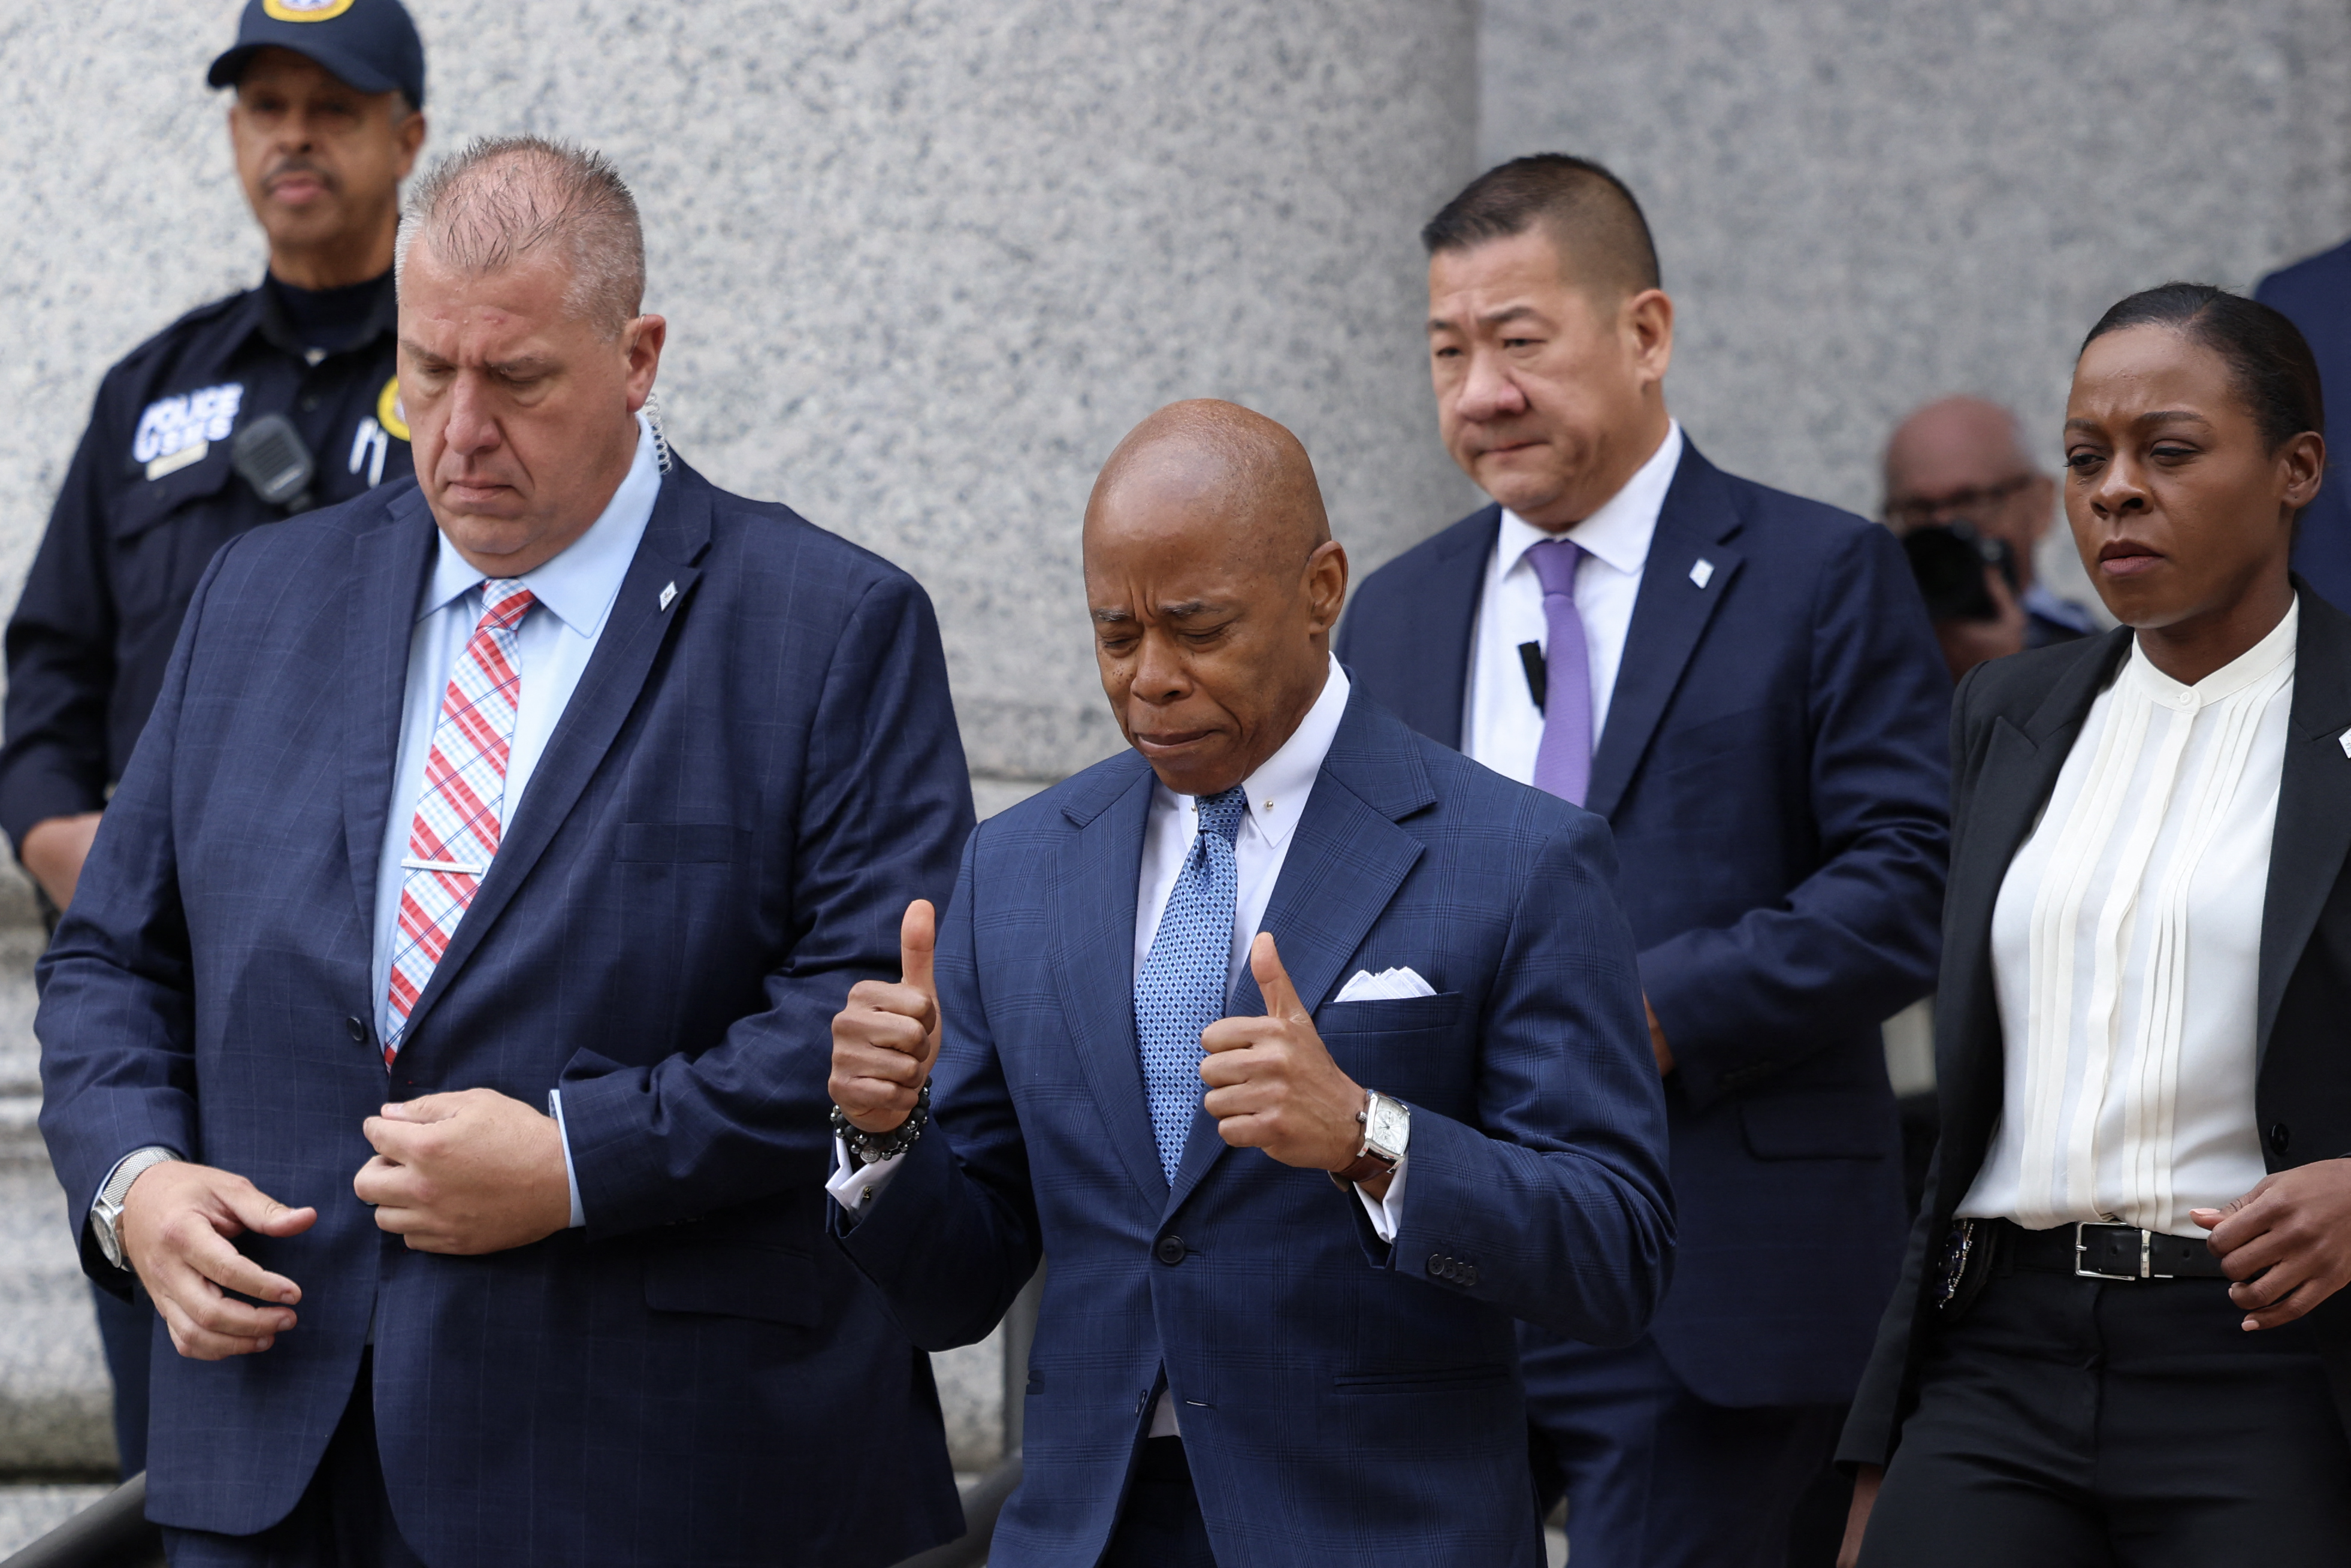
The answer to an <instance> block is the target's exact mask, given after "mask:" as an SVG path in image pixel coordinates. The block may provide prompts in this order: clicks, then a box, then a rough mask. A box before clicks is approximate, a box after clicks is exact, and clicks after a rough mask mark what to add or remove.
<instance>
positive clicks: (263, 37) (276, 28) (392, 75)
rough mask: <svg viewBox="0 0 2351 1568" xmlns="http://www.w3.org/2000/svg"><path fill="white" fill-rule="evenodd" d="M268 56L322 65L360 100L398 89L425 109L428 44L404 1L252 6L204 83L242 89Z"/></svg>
mask: <svg viewBox="0 0 2351 1568" xmlns="http://www.w3.org/2000/svg"><path fill="white" fill-rule="evenodd" d="M267 48H279V49H291V50H293V51H294V52H295V53H296V54H298V55H301V56H304V57H308V58H309V59H313V60H316V61H318V63H319V65H321V66H324V67H325V68H327V70H328V72H329V74H330V75H332V76H333V77H334V78H335V79H337V80H338V81H340V82H342V83H343V84H344V85H345V86H347V87H352V88H356V89H359V90H360V91H361V92H391V91H393V90H394V89H397V90H399V91H401V92H403V93H406V94H407V95H408V101H409V103H410V105H411V106H412V107H413V108H416V109H423V107H424V40H423V39H422V38H420V37H417V36H416V24H415V22H414V21H413V20H412V19H411V18H410V16H409V15H408V10H407V8H406V7H405V6H403V5H401V3H400V0H249V3H248V4H247V5H246V8H245V16H243V17H242V18H241V19H240V20H239V21H238V22H237V25H236V42H235V44H234V45H232V46H231V47H230V48H229V51H228V52H227V53H226V54H225V55H223V56H221V57H220V58H218V59H216V60H214V62H213V68H212V69H211V70H209V71H207V72H206V73H205V74H204V80H205V82H206V83H207V84H209V85H210V86H213V87H234V86H235V85H236V79H237V78H239V77H241V76H243V75H244V74H245V68H246V62H247V61H249V60H251V59H252V58H253V57H254V56H255V55H256V53H258V52H259V51H261V50H263V49H267Z"/></svg>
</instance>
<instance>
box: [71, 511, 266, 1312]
mask: <svg viewBox="0 0 2351 1568" xmlns="http://www.w3.org/2000/svg"><path fill="white" fill-rule="evenodd" d="M235 548H236V546H235V543H231V544H229V545H226V546H224V547H223V548H222V549H221V551H220V553H219V554H218V555H216V556H214V558H213V563H212V565H211V566H210V567H209V568H207V569H206V570H205V572H204V580H203V581H202V582H201V583H199V584H198V585H197V588H196V591H195V596H194V599H193V601H192V602H191V603H190V605H189V607H188V614H187V619H186V620H185V621H184V622H183V623H182V624H181V627H180V635H179V641H178V642H177V643H176V644H175V645H174V646H173V648H172V661H171V664H170V665H169V666H168V667H167V668H166V669H165V671H164V675H163V687H162V693H161V694H160V695H158V697H157V698H156V702H155V707H154V711H153V713H152V716H150V718H149V719H148V721H147V726H146V728H145V729H144V730H142V731H141V735H140V737H139V744H138V747H136V748H135V749H134V750H133V751H132V752H131V762H130V765H129V767H128V768H125V769H124V771H123V776H122V783H121V786H120V788H119V789H117V790H116V791H115V795H114V800H113V801H112V802H111V803H110V805H109V806H108V807H107V810H106V820H105V821H104V823H103V824H101V825H100V827H99V831H98V839H97V841H96V842H95V843H94V844H93V845H92V846H91V847H90V852H89V862H88V863H86V864H85V865H84V866H83V868H82V875H81V882H80V884H79V885H78V888H77V889H76V891H75V894H74V901H73V904H72V906H71V907H70V908H68V910H67V911H66V912H65V915H64V917H63V918H62V919H61V920H59V921H58V923H57V936H56V937H55V939H54V940H52V941H51V942H50V944H49V949H48V951H47V953H45V954H43V955H42V956H41V961H40V964H39V967H38V969H37V977H38V978H39V982H40V992H41V1003H40V1010H39V1012H38V1013H37V1015H36V1016H35V1020H34V1032H35V1033H36V1034H37V1035H38V1036H39V1038H40V1042H41V1133H42V1135H43V1136H44V1137H45V1138H46V1139H47V1142H48V1146H49V1159H50V1162H51V1164H52V1165H53V1166H55V1167H56V1169H57V1180H58V1181H59V1182H60V1183H61V1184H63V1186H64V1187H65V1189H66V1195H67V1197H66V1203H67V1210H66V1211H67V1214H68V1217H69V1218H70V1220H71V1222H72V1225H73V1231H74V1237H75V1240H76V1243H77V1245H78V1246H79V1247H80V1249H81V1256H82V1267H83V1268H84V1269H85V1270H88V1271H89V1274H90V1277H91V1278H92V1279H95V1280H96V1281H99V1283H100V1284H101V1285H104V1286H106V1287H107V1288H108V1289H110V1290H112V1291H115V1292H116V1293H118V1294H121V1293H126V1292H127V1291H129V1289H130V1285H131V1278H130V1276H129V1275H128V1274H126V1273H124V1272H122V1271H121V1270H118V1269H116V1268H115V1267H114V1266H113V1265H112V1264H110V1263H109V1262H107V1260H106V1259H105V1256H104V1254H102V1253H101V1252H100V1251H99V1249H98V1245H97V1241H96V1239H95V1238H94V1237H93V1236H92V1235H91V1234H90V1231H89V1225H88V1218H89V1204H90V1202H91V1200H92V1199H93V1198H94V1197H96V1196H97V1193H98V1188H99V1183H100V1182H102V1181H103V1180H104V1179H105V1178H106V1176H107V1173H108V1172H110V1171H111V1170H112V1169H113V1168H114V1166H115V1163H116V1162H117V1161H119V1160H120V1159H121V1158H122V1156H123V1155H127V1154H129V1153H131V1151H132V1150H133V1149H139V1148H144V1147H147V1146H149V1145H155V1146H159V1147H162V1148H167V1149H170V1150H172V1152H173V1153H175V1154H178V1155H182V1156H183V1157H184V1158H187V1159H197V1160H200V1159H202V1158H203V1157H204V1150H203V1148H202V1147H201V1144H200V1140H199V1138H198V1135H197V1120H196V1082H195V1076H196V1075H195V1056H194V1047H195V988H194V970H193V961H192V958H191V955H190V950H189V943H188V928H187V920H186V916H185V913H184V911H183V909H182V907H181V903H180V882H179V867H178V848H177V838H176V835H175V832H174V826H173V821H172V758H173V755H174V753H175V751H176V749H177V747H178V744H179V732H180V720H181V711H182V708H183V704H184V702H185V699H186V695H187V689H188V679H189V670H190V667H191V665H192V664H193V662H194V659H195V648H196V644H197V643H198V641H199V640H200V638H201V635H202V625H203V622H204V607H205V604H206V601H207V600H208V599H209V597H210V595H211V591H212V587H213V583H214V580H216V579H217V578H218V577H219V575H220V570H221V563H222V562H223V561H224V560H225V559H226V558H227V556H228V554H229V552H230V551H231V550H233V549H235Z"/></svg>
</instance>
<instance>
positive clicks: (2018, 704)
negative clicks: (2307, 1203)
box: [1837, 579, 2351, 1464]
mask: <svg viewBox="0 0 2351 1568" xmlns="http://www.w3.org/2000/svg"><path fill="white" fill-rule="evenodd" d="M2295 586H2296V588H2297V590H2298V591H2299V592H2300V596H2301V601H2302V628H2301V633H2300V636H2299V638H2298V640H2297V641H2296V643H2295V644H2294V711H2293V716H2292V721H2291V724H2290V727H2289V728H2288V731H2287V737H2286V749H2285V771H2284V777H2283V780H2282V782H2281V785H2280V788H2279V791H2278V814H2277V830H2276V835H2275V838H2274V839H2273V842H2272V846H2271V850H2270V880H2269V892H2268V894H2267V897H2266V899H2265V900H2264V902H2263V904H2262V948H2261V980H2260V989H2259V997H2260V1008H2261V1017H2260V1020H2259V1034H2258V1036H2257V1039H2258V1040H2259V1051H2260V1055H2259V1058H2258V1060H2259V1062H2260V1069H2259V1071H2260V1078H2259V1080H2258V1082H2257V1083H2256V1085H2255V1091H2254V1103H2255V1107H2256V1111H2255V1113H2256V1115H2257V1117H2258V1119H2259V1125H2260V1128H2261V1134H2262V1153H2263V1155H2264V1156H2265V1157H2266V1158H2267V1160H2268V1162H2269V1168H2270V1169H2272V1170H2273V1171H2276V1170H2284V1169H2286V1168H2288V1167H2289V1166H2297V1165H2301V1164H2304V1162H2306V1161H2310V1160H2319V1159H2328V1158H2333V1157H2335V1156H2337V1155H2345V1154H2351V1051H2346V1049H2345V1047H2346V1029H2351V1023H2346V1020H2351V876H2346V875H2345V853H2346V850H2351V752H2346V747H2351V741H2346V738H2345V737H2346V733H2351V616H2346V615H2345V614H2344V613H2343V612H2341V611H2339V610H2336V609H2335V607H2334V606H2332V605H2330V604H2328V603H2327V602H2326V601H2325V600H2323V599H2321V598H2319V597H2318V596H2317V594H2315V593H2314V592H2312V591H2311V590H2310V588H2309V586H2308V585H2307V584H2306V583H2304V582H2302V581H2301V580H2300V579H2296V580H2295ZM2130 646H2131V633H2130V631H2129V629H2128V628H2123V629H2121V630H2118V631H2116V632H2110V633H2108V634H2107V635H2105V636H2104V637H2090V638H2084V639H2083V640H2081V641H2080V642H2077V643H2060V644H2058V645H2057V646H2055V647H2052V648H2043V649H2040V650H2038V651H2036V652H2033V653H2020V654H2017V655H2016V656H2015V657H2013V658H2007V659H1997V660H1994V661H1992V662H1991V664H1981V665H1979V666H1977V667H1976V668H1975V669H1974V670H1972V671H1970V673H1969V674H1968V676H1967V678H1966V679H1965V680H1963V681H1961V682H1960V683H1959V694H1958V696H1957V699H1956V704H1955V706H1954V708H1953V712H1952V716H1951V877H1950V891H1949V895H1948V896H1947V898H1946V901H1945V903H1944V906H1943V977H1942V986H1941V988H1940V990H1939V991H1938V993H1937V997H1936V1003H1935V1071H1936V1074H1937V1077H1938V1082H1939V1085H1940V1089H1941V1102H1942V1129H1941V1135H1940V1138H1939V1139H1938V1143H1937V1145H1936V1150H1935V1163H1934V1167H1933V1170H1932V1172H1931V1174H1930V1175H1929V1176H1928V1183H1927V1197H1926V1201H1925V1203H1924V1204H1922V1205H1921V1206H1920V1212H1919V1216H1918V1219H1917V1224H1916V1225H1915V1226H1913V1228H1912V1229H1911V1234H1910V1247H1909V1251H1908V1254H1907V1259H1906V1260H1905V1262H1904V1264H1903V1274H1902V1285H1901V1288H1900V1289H1899V1290H1898V1291H1896V1292H1895V1296H1894V1301H1893V1303H1892V1304H1891V1305H1890V1306H1889V1307H1888V1308H1887V1309H1886V1321H1885V1322H1884V1323H1882V1324H1881V1325H1880V1326H1879V1329H1878V1334H1877V1350H1876V1354H1875V1355H1874V1356H1873V1357H1872V1358H1871V1361H1870V1365H1869V1370H1868V1372H1867V1374H1866V1375H1865V1376H1864V1378H1863V1380H1862V1385H1861V1392H1860V1393H1859V1394H1858V1395H1857V1396H1855V1400H1854V1406H1853V1415H1852V1416H1851V1418H1850V1419H1849V1420H1848V1421H1847V1423H1846V1425H1845V1429H1844V1441H1843V1443H1842V1444H1841V1445H1840V1446H1839V1448H1838V1451H1837V1457H1838V1458H1839V1459H1840V1460H1842V1461H1844V1462H1846V1463H1862V1464H1884V1463H1885V1462H1886V1458H1888V1457H1889V1456H1890V1455H1891V1454H1892V1453H1893V1451H1894V1448H1895V1446H1896V1442H1897V1441H1898V1440H1899V1437H1900V1433H1901V1425H1902V1420H1903V1418H1904V1416H1907V1414H1908V1412H1909V1408H1910V1405H1911V1403H1912V1391H1913V1390H1912V1385H1913V1374H1914V1372H1915V1369H1916V1368H1917V1364H1918V1361H1919V1358H1920V1357H1921V1355H1922V1354H1924V1352H1925V1350H1926V1347H1927V1344H1928V1339H1929V1336H1930V1335H1931V1334H1932V1333H1933V1330H1934V1321H1933V1313H1934V1311H1935V1309H1934V1307H1933V1306H1932V1305H1931V1304H1930V1297H1929V1293H1928V1273H1929V1270H1928V1267H1927V1262H1928V1259H1929V1258H1930V1257H1931V1256H1934V1255H1936V1254H1938V1253H1939V1251H1940V1249H1941V1246H1940V1244H1941V1241H1942V1239H1943V1238H1944V1236H1945V1235H1946V1234H1947V1233H1948V1232H1949V1228H1950V1224H1951V1211H1952V1210H1953V1209H1955V1208H1957V1207H1959V1200H1960V1198H1962V1197H1965V1196H1966V1195H1967V1191H1968V1188H1969V1187H1970V1186H1972V1185H1973V1184H1974V1182H1975V1178H1976V1173H1977V1171H1978V1170H1979V1169H1980V1167H1981V1166H1982V1165H1983V1159H1984V1152H1985V1150H1986V1149H1987V1147H1989V1145H1991V1134H1992V1128H1993V1126H1994V1125H1995V1124H1997V1123H1998V1121H1999V1120H2000V1113H2001V1081H2002V1071H2003V1059H2002V1049H2003V1047H2002V1041H2001V1030H2000V1010H1999V1007H1998V1005H1997V1003H1996V1002H1995V1001H1994V999H1993V995H1992V971H1991V914H1992V904H1993V902H1994V901H1995V900H1996V899H1997V898H1998V897H1999V895H2000V885H2001V881H2002V879H2004V878H2005V877H2006V876H2007V874H2008V867H2009V862H2010V861H2011V859H2013V858H2014V856H2015V854H2016V852H2017V849H2018V847H2019V846H2020V845H2021V844H2022V843H2023V841H2024V837H2025V834H2026V833H2027V832H2029V831H2031V830H2032V824H2033V823H2034V822H2035V821H2038V820H2039V818H2040V815H2041V810H2042V808H2043V806H2045V805H2046V804H2047V803H2048V800H2049V795H2050V791H2051V790H2052V789H2054V788H2055V787H2056V783H2057V773H2058V769H2060V768H2063V767H2064V763H2065V756H2066V753H2068V752H2069V751H2071V750H2072V749H2073V747H2074V737H2076V736H2077V735H2079V734H2080V733H2081V728H2082V721H2083V719H2084V718H2085V717H2086V716H2088V714H2089V711H2090V705H2091V703H2092V702H2093V701H2094V700H2095V698H2096V696H2097V695H2098V693H2099V692H2100V691H2101V690H2102V689H2104V687H2105V685H2106V684H2107V682H2108V680H2109V679H2110V678H2111V677H2112V675H2113V674H2114V671H2115V669H2116V666H2117V665H2118V664H2121V662H2122V660H2123V658H2124V656H2125V655H2126V653H2129V651H2130ZM2309 1321H2310V1322H2311V1324H2312V1326H2313V1327H2314V1329H2315V1330H2316V1331H2317V1333H2318V1340H2319V1347H2320V1350H2321V1353H2322V1354H2324V1355H2325V1360H2326V1366H2327V1373H2328V1378H2329V1381H2330V1382H2331V1383H2332V1384H2333V1385H2334V1387H2335V1401H2336V1404H2337V1406H2339V1407H2342V1408H2343V1409H2344V1410H2345V1413H2346V1421H2347V1422H2351V1291H2346V1292H2344V1293H2342V1294H2339V1295H2337V1296H2335V1298H2334V1299H2332V1300H2331V1301H2326V1302H2325V1303H2324V1304H2323V1305H2321V1306H2320V1307H2319V1308H2318V1310H2317V1311H2316V1312H2313V1313H2312V1314H2311V1316H2310V1320H2309Z"/></svg>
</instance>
